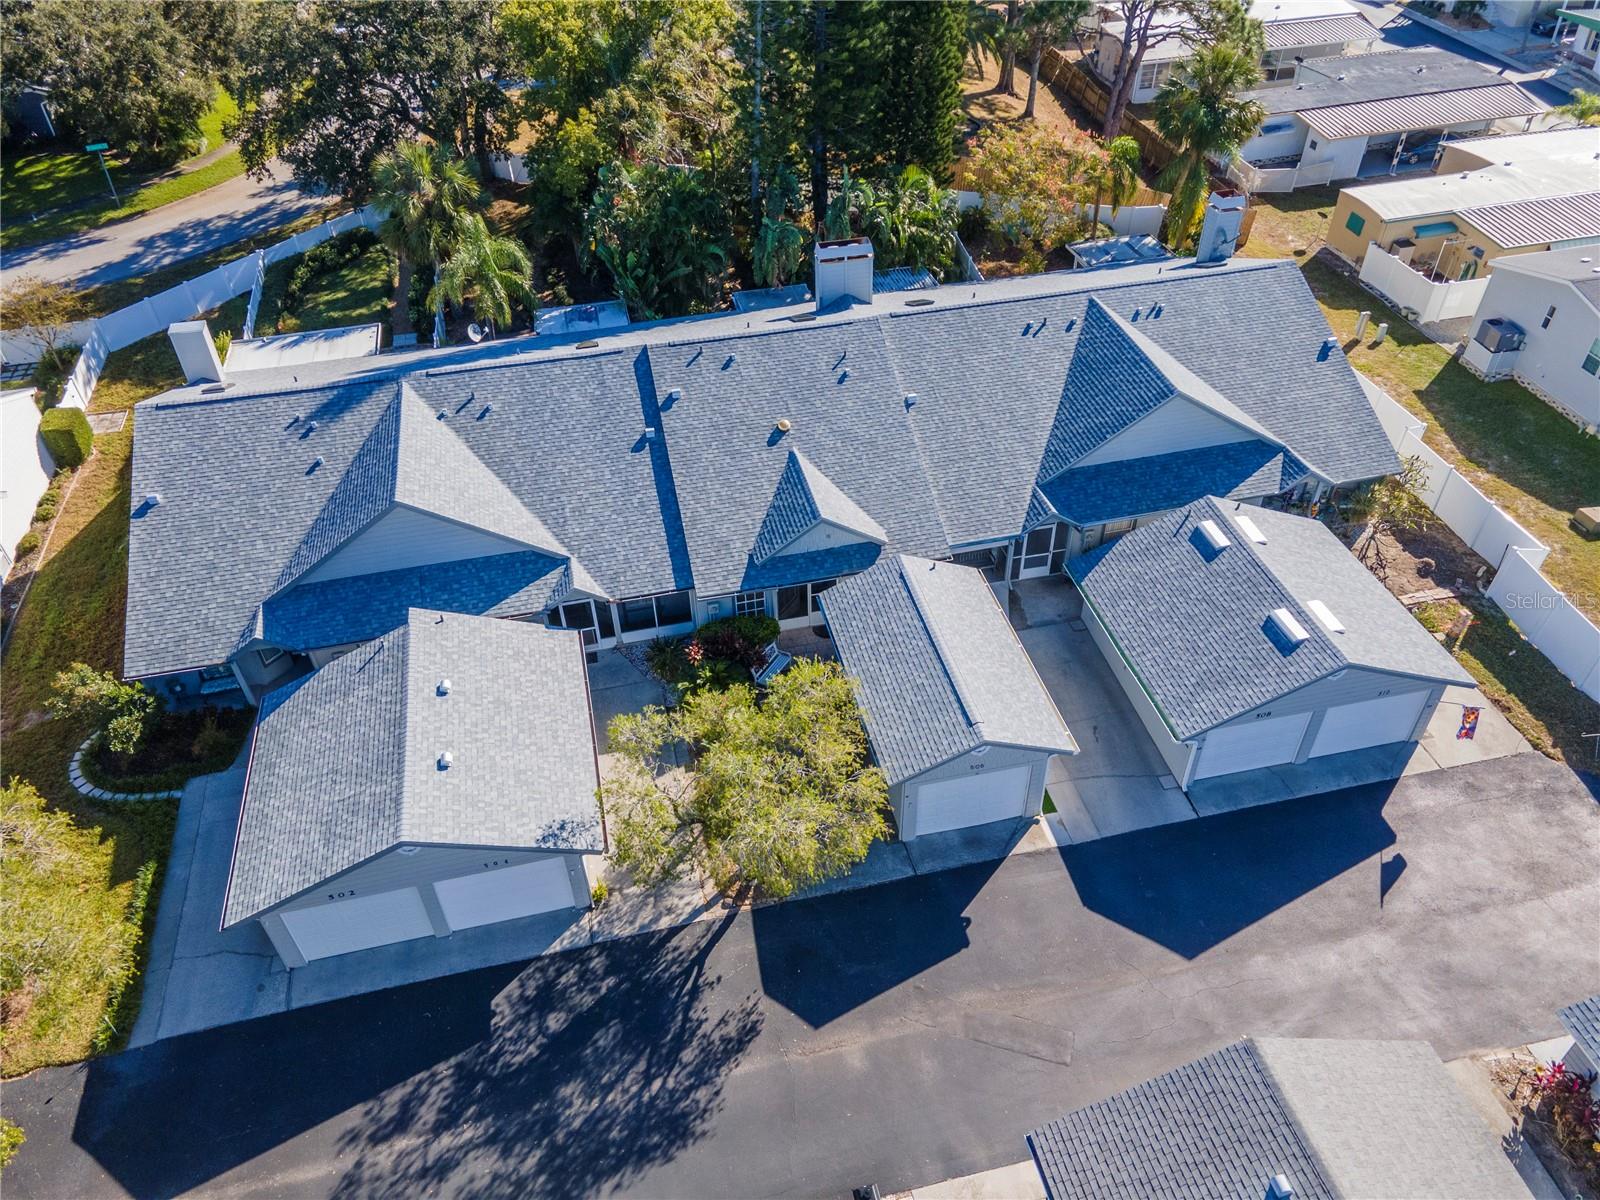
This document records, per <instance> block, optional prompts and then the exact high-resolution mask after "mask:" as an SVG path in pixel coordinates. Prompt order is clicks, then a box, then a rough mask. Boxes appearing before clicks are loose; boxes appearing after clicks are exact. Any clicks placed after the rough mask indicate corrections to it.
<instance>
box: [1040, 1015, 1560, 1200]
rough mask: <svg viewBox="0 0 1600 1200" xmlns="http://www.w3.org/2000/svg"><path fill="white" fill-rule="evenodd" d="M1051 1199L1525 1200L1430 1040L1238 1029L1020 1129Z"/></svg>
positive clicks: (1485, 1125) (1493, 1140) (1501, 1154)
mask: <svg viewBox="0 0 1600 1200" xmlns="http://www.w3.org/2000/svg"><path fill="white" fill-rule="evenodd" d="M1028 1148H1029V1149H1030V1150H1031V1151H1032V1153H1033V1160H1034V1163H1035V1164H1036V1165H1037V1166H1038V1168H1039V1174H1040V1176H1041V1177H1042V1178H1043V1180H1044V1185H1045V1192H1046V1194H1047V1195H1048V1196H1049V1197H1050V1200H1126V1198H1127V1197H1131V1196H1137V1197H1140V1198H1141V1200H1191V1198H1193V1197H1196V1196H1208V1197H1212V1196H1214V1197H1224V1196H1226V1197H1239V1198H1240V1200H1257V1198H1261V1197H1264V1198H1265V1200H1290V1197H1293V1200H1518V1198H1521V1200H1527V1198H1528V1197H1529V1196H1530V1193H1529V1191H1528V1189H1527V1186H1526V1185H1525V1184H1524V1183H1523V1182H1522V1179H1521V1177H1520V1176H1519V1175H1518V1174H1517V1171H1516V1169H1515V1168H1514V1167H1513V1166H1512V1165H1511V1162H1510V1160H1509V1159H1507V1157H1506V1155H1505V1152H1504V1151H1503V1150H1502V1149H1501V1147H1500V1139H1499V1137H1498V1135H1497V1134H1496V1133H1495V1132H1494V1130H1493V1129H1492V1128H1491V1127H1490V1126H1489V1124H1488V1123H1487V1122H1486V1121H1485V1120H1484V1119H1483V1118H1482V1117H1480V1116H1479V1115H1478V1114H1477V1112H1475V1111H1474V1110H1473V1108H1472V1106H1471V1104H1470V1103H1468V1101H1467V1099H1466V1097H1465V1096H1463V1095H1462V1094H1461V1091H1460V1089H1459V1088H1458V1087H1457V1086H1456V1084H1455V1081H1454V1080H1453V1079H1451V1078H1450V1073H1449V1072H1448V1071H1447V1070H1446V1069H1445V1066H1444V1064H1443V1063H1441V1062H1440V1061H1439V1058H1438V1056H1437V1055H1436V1054H1435V1053H1434V1052H1433V1050H1432V1048H1431V1047H1429V1045H1428V1044H1427V1043H1426V1042H1404V1041H1357V1040H1353V1039H1352V1040H1344V1039H1332V1038H1330V1039H1316V1038H1246V1039H1245V1040H1244V1041H1240V1042H1235V1043H1233V1044H1232V1045H1230V1046H1224V1047H1223V1048H1222V1049H1220V1050H1216V1051H1213V1052H1212V1053H1210V1054H1208V1055H1206V1056H1205V1057H1204V1058H1200V1059H1196V1060H1195V1061H1194V1062H1191V1063H1188V1064H1186V1065H1184V1066H1181V1067H1179V1068H1177V1069H1176V1070H1173V1071H1168V1072H1167V1073H1166V1074H1164V1075H1158V1076H1156V1077H1155V1078H1154V1079H1150V1080H1147V1081H1146V1082H1144V1083H1141V1084H1138V1085H1137V1086H1135V1087H1131V1088H1129V1089H1128V1090H1127V1091H1124V1092H1119V1093H1117V1094H1116V1095H1114V1096H1110V1097H1108V1098H1107V1099H1105V1100H1101V1101H1099V1102H1098V1103H1095V1104H1090V1105H1087V1106H1086V1107H1084V1108H1080V1109H1077V1110H1076V1111H1074V1112H1070V1113H1068V1114H1067V1115H1066V1116H1064V1117H1060V1118H1058V1119H1057V1120H1054V1121H1052V1122H1050V1123H1049V1124H1048V1125H1045V1126H1043V1127H1041V1128H1039V1129H1036V1130H1034V1131H1033V1132H1032V1133H1030V1134H1029V1135H1028Z"/></svg>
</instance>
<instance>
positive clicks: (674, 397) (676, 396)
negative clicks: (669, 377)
mask: <svg viewBox="0 0 1600 1200" xmlns="http://www.w3.org/2000/svg"><path fill="white" fill-rule="evenodd" d="M682 399H683V389H682V388H673V389H672V390H671V391H670V392H668V393H667V403H668V404H676V403H677V402H678V401H679V400H682Z"/></svg>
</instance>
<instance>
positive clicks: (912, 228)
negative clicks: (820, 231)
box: [865, 165, 960, 279]
mask: <svg viewBox="0 0 1600 1200" xmlns="http://www.w3.org/2000/svg"><path fill="white" fill-rule="evenodd" d="M959 213H960V206H959V204H958V203H957V200H956V194H955V192H953V191H951V190H950V189H949V188H942V187H940V186H939V185H938V183H937V182H936V181H935V180H934V178H933V176H931V175H929V174H928V173H927V172H926V171H924V170H923V169H922V168H921V167H919V166H915V165H912V166H908V167H906V168H905V169H904V170H903V171H901V172H900V174H899V175H897V176H895V178H894V179H893V180H892V181H891V182H890V183H888V184H887V185H885V186H883V187H880V188H877V189H876V190H875V191H874V193H873V194H872V198H871V203H870V205H869V206H868V208H867V210H866V214H865V215H866V230H865V232H866V234H867V236H868V237H870V238H871V239H872V245H873V251H874V256H875V258H876V261H877V263H878V265H879V266H881V267H919V268H923V269H926V270H929V271H932V272H933V273H934V274H935V276H937V277H939V278H941V279H942V278H944V276H945V275H946V274H947V273H948V272H949V271H950V269H951V267H952V266H953V265H954V263H955V257H956V225H957V223H958V221H959Z"/></svg>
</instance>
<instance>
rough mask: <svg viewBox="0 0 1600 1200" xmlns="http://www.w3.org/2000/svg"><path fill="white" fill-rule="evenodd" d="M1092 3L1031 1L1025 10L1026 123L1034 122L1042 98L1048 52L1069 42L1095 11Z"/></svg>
mask: <svg viewBox="0 0 1600 1200" xmlns="http://www.w3.org/2000/svg"><path fill="white" fill-rule="evenodd" d="M1092 7H1093V6H1092V4H1091V2H1090V0H1028V3H1027V4H1026V5H1025V6H1024V7H1023V9H1022V21H1021V28H1022V34H1023V38H1024V40H1025V42H1026V45H1027V48H1028V103H1027V104H1026V105H1025V106H1024V107H1023V110H1022V116H1023V118H1024V119H1025V120H1031V119H1032V118H1033V110H1034V102H1035V101H1036V100H1037V99H1038V97H1039V66H1040V64H1041V63H1042V62H1043V61H1044V52H1045V51H1046V50H1049V49H1052V48H1054V47H1056V46H1060V45H1061V44H1062V43H1063V42H1065V41H1067V39H1068V38H1070V37H1071V36H1072V34H1073V32H1074V31H1075V30H1076V29H1077V28H1078V24H1079V22H1081V21H1082V20H1083V19H1084V18H1085V17H1086V16H1088V15H1089V12H1090V11H1091V9H1092Z"/></svg>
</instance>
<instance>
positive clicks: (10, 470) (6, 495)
mask: <svg viewBox="0 0 1600 1200" xmlns="http://www.w3.org/2000/svg"><path fill="white" fill-rule="evenodd" d="M33 396H34V389H33V388H19V389H17V390H16V391H14V392H6V393H4V394H3V395H0V578H4V577H5V576H6V575H7V574H9V573H10V571H11V564H12V562H13V561H15V559H16V555H17V543H18V542H19V541H21V540H22V535H23V534H25V533H27V532H28V527H29V526H30V525H32V524H33V510H34V508H35V507H36V506H37V505H38V503H39V497H40V496H42V495H44V492H45V489H46V488H48V487H49V486H50V477H51V476H52V475H54V474H55V473H56V465H55V463H54V462H52V461H51V459H50V451H48V450H46V449H45V448H44V442H43V440H41V439H40V437H39V417H40V413H39V408H38V405H36V404H35V403H34V399H33Z"/></svg>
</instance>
